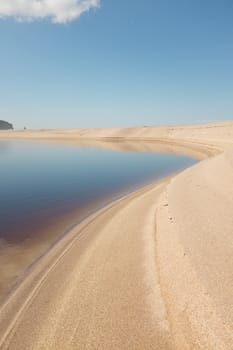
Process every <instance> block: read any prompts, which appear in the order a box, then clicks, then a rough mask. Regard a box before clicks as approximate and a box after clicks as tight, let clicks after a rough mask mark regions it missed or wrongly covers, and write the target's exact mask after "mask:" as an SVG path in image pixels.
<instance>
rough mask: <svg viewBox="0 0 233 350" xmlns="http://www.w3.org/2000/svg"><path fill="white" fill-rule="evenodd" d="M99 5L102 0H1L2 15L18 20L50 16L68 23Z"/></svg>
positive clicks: (52, 19) (55, 21) (0, 13)
mask: <svg viewBox="0 0 233 350" xmlns="http://www.w3.org/2000/svg"><path fill="white" fill-rule="evenodd" d="M99 5H100V0H0V17H14V18H16V19H17V20H18V21H32V20H35V19H44V18H50V19H51V21H52V22H53V23H66V22H69V21H73V20H75V19H77V18H79V17H80V16H81V15H82V14H83V13H84V12H86V11H89V10H90V9H92V8H95V7H98V6H99Z"/></svg>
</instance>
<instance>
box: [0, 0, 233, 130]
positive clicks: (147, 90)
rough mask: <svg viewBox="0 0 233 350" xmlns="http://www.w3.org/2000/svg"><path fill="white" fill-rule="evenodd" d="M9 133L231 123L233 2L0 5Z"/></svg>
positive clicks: (1, 101)
mask: <svg viewBox="0 0 233 350" xmlns="http://www.w3.org/2000/svg"><path fill="white" fill-rule="evenodd" d="M0 119H4V120H7V121H10V122H12V123H13V124H14V126H15V127H16V128H23V127H24V126H26V127H27V128H55V127H57V128H62V127H67V128H71V127H110V126H137V125H161V124H184V123H185V124H190V123H205V122H211V121H221V120H229V119H233V1H232V0H211V1H210V0H205V1H203V0H39V1H38V0H23V1H22V0H0Z"/></svg>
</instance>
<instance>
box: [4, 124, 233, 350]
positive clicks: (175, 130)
mask: <svg viewBox="0 0 233 350" xmlns="http://www.w3.org/2000/svg"><path fill="white" fill-rule="evenodd" d="M0 137H1V138H5V139H7V138H29V139H46V140H53V141H54V140H59V141H64V142H82V143H84V144H86V145H87V146H88V145H91V144H92V143H93V142H94V140H95V142H97V144H99V147H112V148H117V147H119V148H122V149H124V148H125V149H130V150H140V147H141V150H143V148H144V149H145V147H146V149H147V150H148V149H150V150H151V151H153V150H156V147H157V150H159V148H160V150H162V148H163V147H162V146H161V143H162V144H163V145H164V148H163V149H164V151H166V149H167V150H168V149H169V150H171V149H172V151H173V152H177V153H179V152H181V153H185V154H190V155H192V156H194V155H195V156H196V157H198V158H203V159H204V160H202V161H201V162H199V163H198V164H196V165H195V166H193V167H191V168H189V169H186V170H185V171H183V172H181V173H180V174H178V175H174V176H172V177H170V178H168V179H164V180H163V181H161V182H159V183H156V184H152V185H150V186H147V187H146V188H144V189H142V190H140V191H137V192H135V193H132V194H130V195H128V196H126V197H124V198H123V199H121V200H118V201H116V202H114V203H112V204H111V205H109V206H108V207H106V208H104V209H102V210H101V211H99V212H98V213H96V214H95V215H93V216H92V217H90V218H88V219H87V220H85V221H84V222H83V223H82V224H80V225H79V226H77V227H76V228H75V229H73V230H72V231H71V232H70V233H69V234H68V235H67V236H66V237H65V238H64V239H63V240H61V241H59V242H58V243H57V245H56V246H55V247H54V248H53V249H52V250H51V251H50V252H49V253H48V254H47V255H46V256H45V257H44V258H43V259H41V260H40V261H39V262H38V263H37V264H36V265H35V266H33V268H32V269H31V270H30V271H28V274H27V276H25V278H24V280H23V282H22V284H21V285H20V286H19V287H18V288H17V289H16V290H15V291H14V292H13V293H12V294H11V295H10V296H9V298H8V300H7V301H6V303H5V304H4V305H3V306H2V308H1V312H0V348H1V349H13V350H14V349H16V350H17V349H24V350H27V349H28V350H29V349H30V350H31V349H35V350H37V349H46V350H47V349H48V350H50V349H61V350H62V349H64V350H66V349H174V350H176V349H177V350H185V349H197V350H199V349H203V350H212V349H213V350H231V349H233V293H232V289H233V258H232V256H233V236H232V227H233V221H232V212H233V190H232V183H233V154H232V140H233V122H228V123H221V124H211V125H199V126H198V125H197V126H188V127H186V126H177V127H158V128H156V127H143V128H128V129H120V128H119V129H98V130H96V129H92V130H90V129H85V130H81V129H80V130H52V131H20V132H17V131H12V132H1V133H0ZM106 141H108V142H106ZM113 141H114V142H113ZM119 141H121V144H120V143H119ZM139 141H140V142H139ZM142 141H143V142H142ZM158 141H159V142H160V144H158Z"/></svg>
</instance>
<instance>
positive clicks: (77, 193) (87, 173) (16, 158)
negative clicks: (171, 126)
mask: <svg viewBox="0 0 233 350" xmlns="http://www.w3.org/2000/svg"><path fill="white" fill-rule="evenodd" d="M193 162H194V161H193V160H192V159H190V158H187V157H183V156H177V155H166V154H157V153H134V152H116V151H111V150H101V149H94V148H80V147H78V146H70V145H62V144H49V143H39V142H30V141H7V142H6V141H0V170H1V171H0V236H3V237H4V238H5V239H6V238H7V237H8V238H9V237H10V235H11V234H14V232H13V231H14V228H15V227H17V228H18V229H19V227H21V226H22V227H23V225H25V222H26V220H28V219H30V218H33V220H34V221H35V225H36V220H42V219H43V218H46V217H49V215H55V213H57V212H61V211H62V210H65V208H66V210H67V208H69V206H70V207H71V206H74V205H75V206H81V205H85V204H86V203H88V202H90V201H92V200H95V199H98V198H100V197H101V196H103V195H106V194H111V193H114V192H117V191H120V190H122V189H123V188H125V187H127V186H131V185H132V186H133V185H136V184H139V183H142V182H146V181H149V180H151V179H156V178H158V177H161V176H163V175H166V174H168V173H170V172H172V171H174V170H178V169H180V168H183V167H184V166H187V165H190V164H192V163H193ZM132 188H133V187H132ZM59 210H60V211H59Z"/></svg>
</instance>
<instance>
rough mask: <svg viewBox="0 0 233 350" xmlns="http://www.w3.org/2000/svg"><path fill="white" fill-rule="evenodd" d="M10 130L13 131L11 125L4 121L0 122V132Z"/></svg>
mask: <svg viewBox="0 0 233 350" xmlns="http://www.w3.org/2000/svg"><path fill="white" fill-rule="evenodd" d="M10 129H14V128H13V125H12V124H10V123H8V122H5V121H4V120H0V130H10Z"/></svg>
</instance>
